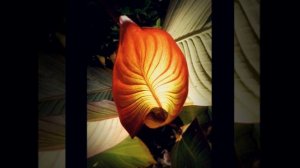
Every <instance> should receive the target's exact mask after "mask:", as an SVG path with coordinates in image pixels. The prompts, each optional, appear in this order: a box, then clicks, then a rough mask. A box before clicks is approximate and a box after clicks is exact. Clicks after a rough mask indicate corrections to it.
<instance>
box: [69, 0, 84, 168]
mask: <svg viewBox="0 0 300 168" xmlns="http://www.w3.org/2000/svg"><path fill="white" fill-rule="evenodd" d="M67 2H68V5H67V7H68V9H67V10H68V12H67V20H66V21H67V37H66V48H67V55H66V168H74V167H81V168H84V167H87V159H86V158H87V154H86V151H87V138H86V135H87V124H86V123H87V115H86V89H87V86H86V71H87V61H86V58H85V54H86V53H87V52H86V50H87V44H85V42H86V40H85V39H86V37H85V36H86V34H85V32H86V31H85V29H86V28H85V26H86V24H85V17H84V16H85V10H84V9H85V8H84V7H85V6H86V2H84V1H81V0H80V1H72V0H69V1H67Z"/></svg>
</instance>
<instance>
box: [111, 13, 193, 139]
mask: <svg viewBox="0 0 300 168" xmlns="http://www.w3.org/2000/svg"><path fill="white" fill-rule="evenodd" d="M187 93H188V69H187V63H186V60H185V57H184V55H183V54H182V52H181V50H180V49H179V47H178V46H177V44H176V42H175V41H174V40H173V38H172V37H171V36H170V35H169V34H168V33H167V32H165V31H163V30H161V29H158V28H140V27H139V26H138V25H136V24H135V23H134V22H133V21H131V20H130V19H129V18H128V17H126V16H121V17H120V40H119V47H118V51H117V58H116V62H115V66H114V70H113V98H114V101H115V103H116V105H117V110H118V112H119V115H120V120H121V123H122V125H123V126H124V127H125V129H126V130H127V131H128V132H129V134H130V135H131V137H134V135H135V134H136V133H137V131H138V130H139V129H140V128H141V126H142V125H143V123H145V124H146V125H147V126H148V127H150V128H158V127H161V126H163V125H166V124H168V123H170V122H171V121H172V120H173V119H175V118H176V117H177V116H178V115H179V113H180V112H181V110H182V106H183V104H184V102H185V99H186V97H187Z"/></svg>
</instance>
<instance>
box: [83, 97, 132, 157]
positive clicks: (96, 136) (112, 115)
mask: <svg viewBox="0 0 300 168" xmlns="http://www.w3.org/2000/svg"><path fill="white" fill-rule="evenodd" d="M87 110H88V123H87V129H88V136H87V142H88V145H87V148H88V157H91V156H93V155H96V154H98V153H101V152H103V151H105V150H107V149H109V148H111V147H113V146H115V145H117V144H118V143H120V142H121V141H123V140H124V139H125V138H126V137H128V136H129V134H128V133H127V131H126V130H125V129H124V128H123V126H122V124H121V122H120V119H119V117H118V113H117V111H116V110H117V109H116V106H115V103H114V102H112V101H100V102H91V103H88V105H87Z"/></svg>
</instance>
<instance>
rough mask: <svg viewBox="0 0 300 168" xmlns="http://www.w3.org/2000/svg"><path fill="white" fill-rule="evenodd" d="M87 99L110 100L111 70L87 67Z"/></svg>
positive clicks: (90, 100) (91, 100) (89, 100)
mask: <svg viewBox="0 0 300 168" xmlns="http://www.w3.org/2000/svg"><path fill="white" fill-rule="evenodd" d="M87 100H88V102H93V101H101V100H112V70H110V69H103V68H95V67H88V69H87Z"/></svg>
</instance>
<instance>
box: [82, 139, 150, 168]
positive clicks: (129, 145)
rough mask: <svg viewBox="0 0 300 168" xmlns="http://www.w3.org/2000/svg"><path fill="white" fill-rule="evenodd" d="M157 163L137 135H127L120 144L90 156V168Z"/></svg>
mask: <svg viewBox="0 0 300 168" xmlns="http://www.w3.org/2000/svg"><path fill="white" fill-rule="evenodd" d="M154 163H156V162H155V160H154V159H153V157H152V155H151V153H150V151H149V149H148V148H147V147H146V145H145V144H144V143H143V142H142V141H141V140H140V139H139V138H137V137H135V138H134V139H131V138H130V137H127V138H126V139H125V140H124V141H122V142H121V143H120V144H118V145H116V146H114V147H113V148H111V149H108V150H106V151H104V152H102V153H100V154H97V155H95V156H93V157H91V158H88V168H91V167H94V168H100V167H104V168H106V167H109V168H120V167H126V168H137V167H147V166H149V165H151V164H154Z"/></svg>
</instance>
